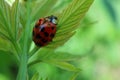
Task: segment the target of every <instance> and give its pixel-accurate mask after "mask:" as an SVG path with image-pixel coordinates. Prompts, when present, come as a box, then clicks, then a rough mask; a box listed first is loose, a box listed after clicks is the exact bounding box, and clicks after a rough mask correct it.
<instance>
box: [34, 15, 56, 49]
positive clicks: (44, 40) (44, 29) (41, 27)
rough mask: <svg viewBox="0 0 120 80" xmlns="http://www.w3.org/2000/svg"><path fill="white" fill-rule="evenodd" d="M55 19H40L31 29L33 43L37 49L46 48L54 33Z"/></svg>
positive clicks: (51, 17)
mask: <svg viewBox="0 0 120 80" xmlns="http://www.w3.org/2000/svg"><path fill="white" fill-rule="evenodd" d="M56 25H57V17H55V16H53V15H52V16H48V17H45V18H40V19H39V20H38V21H37V23H36V24H35V26H34V28H33V36H32V38H33V41H34V43H35V44H36V45H37V46H38V47H42V46H46V45H47V44H48V43H49V42H51V41H52V39H53V37H54V36H55V33H56Z"/></svg>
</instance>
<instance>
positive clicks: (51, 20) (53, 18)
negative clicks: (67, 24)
mask: <svg viewBox="0 0 120 80" xmlns="http://www.w3.org/2000/svg"><path fill="white" fill-rule="evenodd" d="M47 19H48V21H50V22H52V23H53V24H55V25H57V17H56V16H53V15H51V16H49V17H47Z"/></svg>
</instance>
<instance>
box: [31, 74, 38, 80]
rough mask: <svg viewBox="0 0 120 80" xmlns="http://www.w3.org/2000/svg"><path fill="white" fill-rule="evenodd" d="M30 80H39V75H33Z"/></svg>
mask: <svg viewBox="0 0 120 80" xmlns="http://www.w3.org/2000/svg"><path fill="white" fill-rule="evenodd" d="M31 80H39V73H35V74H34V75H33V77H32V79H31Z"/></svg>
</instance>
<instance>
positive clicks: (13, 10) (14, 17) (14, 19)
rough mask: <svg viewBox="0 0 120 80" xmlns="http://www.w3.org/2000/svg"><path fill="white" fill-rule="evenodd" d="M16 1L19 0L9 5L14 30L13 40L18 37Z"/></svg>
mask: <svg viewBox="0 0 120 80" xmlns="http://www.w3.org/2000/svg"><path fill="white" fill-rule="evenodd" d="M18 3H19V0H15V2H14V3H13V5H12V7H11V27H12V31H13V32H14V37H15V40H16V41H17V38H18V30H19V12H18V10H19V9H18Z"/></svg>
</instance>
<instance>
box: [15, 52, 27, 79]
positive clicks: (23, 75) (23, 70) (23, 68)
mask: <svg viewBox="0 0 120 80" xmlns="http://www.w3.org/2000/svg"><path fill="white" fill-rule="evenodd" d="M27 61H28V59H27V53H23V54H22V55H21V62H20V67H19V72H18V75H17V80H27Z"/></svg>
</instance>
